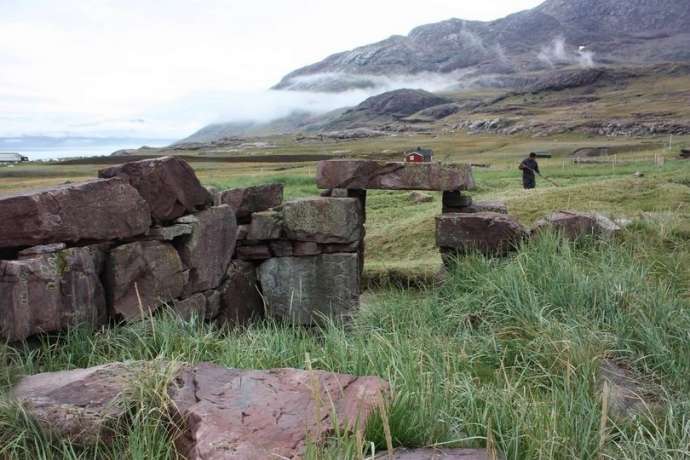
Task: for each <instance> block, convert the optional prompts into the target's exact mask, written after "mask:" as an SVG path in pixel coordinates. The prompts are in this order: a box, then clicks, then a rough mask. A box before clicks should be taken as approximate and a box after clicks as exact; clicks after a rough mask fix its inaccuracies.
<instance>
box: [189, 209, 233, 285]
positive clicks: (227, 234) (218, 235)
mask: <svg viewBox="0 0 690 460" xmlns="http://www.w3.org/2000/svg"><path fill="white" fill-rule="evenodd" d="M177 223H180V224H190V225H191V226H192V234H191V235H189V236H187V237H183V238H181V239H180V241H181V243H179V244H178V250H179V252H180V257H181V258H182V262H183V263H184V265H185V267H186V268H187V269H189V282H188V283H187V285H186V286H185V288H184V294H183V295H184V297H189V296H191V295H192V294H195V293H197V292H203V291H208V290H210V289H215V288H217V287H218V286H220V283H221V282H222V281H223V276H225V272H226V270H227V269H228V265H229V264H230V259H232V255H233V253H234V251H235V243H236V238H237V221H236V219H235V213H234V212H233V210H232V209H231V208H230V207H229V206H225V205H223V206H217V207H213V208H210V209H207V210H205V211H202V212H200V213H198V214H194V215H193V216H185V217H183V218H181V219H178V220H177Z"/></svg>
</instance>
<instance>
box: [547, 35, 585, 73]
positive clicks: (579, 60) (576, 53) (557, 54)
mask: <svg viewBox="0 0 690 460" xmlns="http://www.w3.org/2000/svg"><path fill="white" fill-rule="evenodd" d="M537 59H539V61H541V62H542V63H544V64H546V65H547V66H548V67H552V68H553V67H556V66H558V65H579V66H580V67H583V68H590V67H594V65H595V62H594V52H593V51H590V50H588V49H587V47H585V46H580V47H578V49H574V48H572V47H570V46H568V44H567V43H566V41H565V39H564V38H563V37H557V38H555V39H554V40H553V41H552V42H551V43H549V44H548V45H546V46H544V47H543V48H542V49H541V51H540V52H539V54H538V55H537Z"/></svg>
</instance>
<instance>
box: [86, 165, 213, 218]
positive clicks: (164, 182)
mask: <svg viewBox="0 0 690 460" xmlns="http://www.w3.org/2000/svg"><path fill="white" fill-rule="evenodd" d="M98 176H99V177H101V178H111V177H120V178H122V179H123V180H125V181H127V182H128V183H129V184H131V185H132V186H133V187H134V188H135V189H137V190H138V191H139V193H140V194H141V196H142V197H144V199H145V200H146V202H147V203H148V204H149V206H150V208H151V215H152V216H153V220H154V221H155V222H157V223H163V222H171V221H173V220H175V219H177V218H178V217H181V216H183V215H185V214H188V213H191V212H195V211H198V210H200V209H202V208H203V207H205V206H206V205H208V204H211V195H210V194H209V193H208V191H207V190H206V189H205V188H204V187H202V185H201V183H200V182H199V179H198V178H197V177H196V174H195V173H194V170H193V169H192V168H191V166H189V164H187V162H185V161H183V160H180V159H178V158H175V157H162V158H155V159H151V160H142V161H134V162H131V163H125V164H122V165H118V166H113V167H112V168H108V169H104V170H102V171H99V173H98Z"/></svg>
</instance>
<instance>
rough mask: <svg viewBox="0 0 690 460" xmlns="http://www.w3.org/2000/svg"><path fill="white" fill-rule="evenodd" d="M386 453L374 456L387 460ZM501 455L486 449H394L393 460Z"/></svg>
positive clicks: (492, 459)
mask: <svg viewBox="0 0 690 460" xmlns="http://www.w3.org/2000/svg"><path fill="white" fill-rule="evenodd" d="M389 458H390V457H389V455H388V452H382V453H381V454H380V455H377V456H376V459H377V460H387V459H389ZM503 458H504V457H503V455H498V454H492V453H491V452H489V451H488V450H486V449H396V451H395V453H393V459H394V460H498V459H503Z"/></svg>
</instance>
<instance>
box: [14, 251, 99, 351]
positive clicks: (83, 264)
mask: <svg viewBox="0 0 690 460" xmlns="http://www.w3.org/2000/svg"><path fill="white" fill-rule="evenodd" d="M103 259H104V255H103V253H102V252H101V250H100V249H99V248H98V247H88V246H87V247H82V248H71V249H64V250H62V251H58V252H55V253H52V254H42V255H36V256H34V257H31V258H26V259H22V260H4V261H0V342H2V341H10V342H14V341H18V340H24V339H26V338H27V337H30V336H32V335H34V334H38V333H44V332H57V331H61V330H63V329H66V328H68V327H75V326H79V325H90V326H100V325H102V324H104V323H105V321H106V318H107V311H106V300H105V293H104V289H103V285H102V284H101V280H100V275H101V271H102V268H103Z"/></svg>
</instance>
